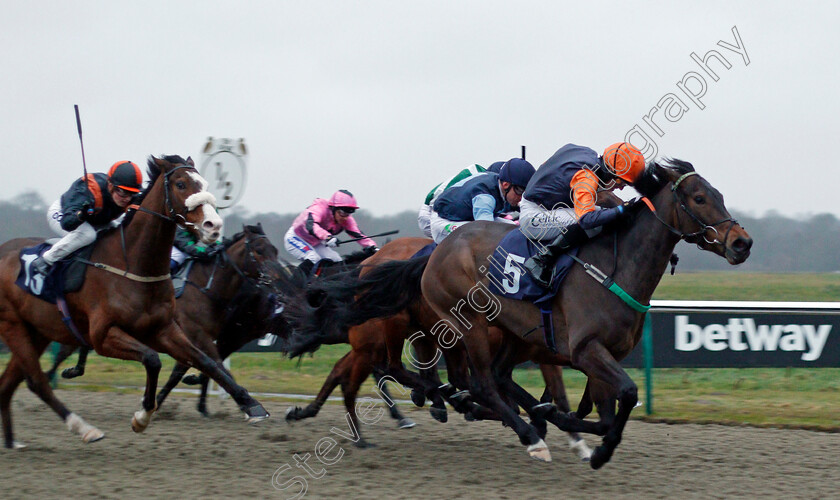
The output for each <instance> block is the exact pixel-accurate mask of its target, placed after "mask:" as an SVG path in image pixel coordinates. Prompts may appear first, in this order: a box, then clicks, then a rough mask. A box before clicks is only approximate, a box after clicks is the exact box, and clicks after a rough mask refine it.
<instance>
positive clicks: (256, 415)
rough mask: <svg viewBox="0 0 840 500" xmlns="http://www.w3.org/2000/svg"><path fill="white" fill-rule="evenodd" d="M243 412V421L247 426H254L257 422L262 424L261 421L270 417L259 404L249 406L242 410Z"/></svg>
mask: <svg viewBox="0 0 840 500" xmlns="http://www.w3.org/2000/svg"><path fill="white" fill-rule="evenodd" d="M243 411H244V412H245V421H246V422H248V423H249V424H256V423H257V422H262V421H263V420H265V419H267V418H268V417H270V416H271V414H270V413H268V412H267V411H266V410H265V408H263V406H262V405H261V404H259V403H255V404H254V405H253V406H249V407H248V408H245V409H244V410H243Z"/></svg>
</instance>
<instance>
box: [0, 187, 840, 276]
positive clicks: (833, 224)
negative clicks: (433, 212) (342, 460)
mask: <svg viewBox="0 0 840 500" xmlns="http://www.w3.org/2000/svg"><path fill="white" fill-rule="evenodd" d="M46 208H47V204H46V203H45V202H44V200H43V199H42V198H41V197H40V196H39V195H38V194H36V193H34V192H31V193H24V194H21V195H19V196H17V197H15V198H14V199H12V200H9V201H0V240H2V241H7V240H9V239H12V238H18V237H23V236H41V237H52V236H54V235H53V234H52V232H51V231H50V229H49V227H48V226H47V219H46ZM303 208H304V207H301V209H303ZM221 215H222V216H223V217H224V219H225V232H226V233H227V234H228V235H232V234H233V233H235V232H237V231H240V230H241V228H242V225H243V224H256V223H257V222H259V223H261V224H262V226H263V228H264V229H265V232H266V234H267V235H268V237H269V238H270V239H271V241H272V242H274V244H275V245H276V246H277V247H278V249H280V254H281V256H283V257H284V258H286V259H291V256H290V255H289V254H287V253H286V252H285V250H283V236H284V235H285V234H286V231H287V230H288V229H289V226H290V225H291V224H292V221H293V220H294V218H295V217H296V216H297V215H298V214H297V213H293V214H276V213H260V214H255V213H251V212H248V211H246V210H244V209H241V208H238V207H236V208H233V209H231V210H224V211H222V212H221ZM733 216H734V217H735V218H737V219H738V220H739V221H740V222H741V224H742V225H743V226H744V227H745V228H746V230H747V231H748V232H749V233H750V235H751V236H752V237H753V239H754V240H755V243H754V245H753V251H752V256H751V257H750V258H749V260H748V261H747V262H746V263H744V264H742V265H740V266H738V268H737V269H739V270H743V271H752V272H832V271H840V252H838V251H837V250H836V248H835V246H838V245H840V220H838V219H837V218H836V217H835V216H833V215H831V214H821V215H814V216H811V217H808V218H806V219H802V220H799V219H791V218H787V217H784V216H782V215H778V214H773V213H771V214H769V215H766V216H764V217H761V218H755V217H749V216H746V215H743V214H739V213H733ZM354 217H355V218H356V221H357V222H358V223H359V226H360V227H361V228H362V230H363V231H365V232H366V233H368V234H376V233H380V232H385V231H391V230H394V229H398V230H399V231H400V232H399V234H398V235H395V236H391V237H389V238H395V237H402V236H421V234H420V230H419V229H418V228H417V214H416V213H415V212H414V211H405V212H401V213H398V214H396V215H390V216H384V217H374V216H372V215H371V214H370V213H368V212H366V211H364V210H360V211H359V212H357V213H356V214H355V216H354ZM346 238H349V236H347V235H343V236H341V237H340V239H346ZM385 241H387V240H385V239H379V240H378V243H379V245H380V246H381V245H382V244H384V243H385ZM340 248H341V249H342V251H343V252H347V251H352V250H357V249H358V248H359V247H358V245H356V244H355V243H351V244H349V245H346V246H342V247H340ZM676 251H677V253H678V254H679V256H680V263H679V269H680V270H684V271H704V270H727V269H736V268H733V267H732V266H730V265H729V264H727V263H726V261H725V260H724V259H722V258H721V257H718V256H717V255H713V254H711V253H709V252H704V251H701V250H699V249H697V248H696V247H695V246H693V245H688V244H686V243H680V244H679V245H678V246H677V250H676Z"/></svg>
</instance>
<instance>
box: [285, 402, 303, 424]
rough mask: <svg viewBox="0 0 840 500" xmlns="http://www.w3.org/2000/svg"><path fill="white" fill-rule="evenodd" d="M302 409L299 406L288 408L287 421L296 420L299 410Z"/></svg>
mask: <svg viewBox="0 0 840 500" xmlns="http://www.w3.org/2000/svg"><path fill="white" fill-rule="evenodd" d="M299 411H300V407H299V406H291V407H289V409H288V410H286V421H287V422H295V421H297V420H298V412H299Z"/></svg>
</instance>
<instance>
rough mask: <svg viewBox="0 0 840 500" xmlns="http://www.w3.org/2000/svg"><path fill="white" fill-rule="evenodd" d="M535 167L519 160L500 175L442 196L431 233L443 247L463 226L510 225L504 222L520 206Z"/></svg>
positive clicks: (465, 182) (471, 180) (466, 182)
mask: <svg viewBox="0 0 840 500" xmlns="http://www.w3.org/2000/svg"><path fill="white" fill-rule="evenodd" d="M533 175H534V167H533V166H532V165H531V164H530V163H528V162H527V161H525V160H523V159H520V158H513V159H511V160H508V161H507V162H505V163H504V164H503V165H502V167H501V169H500V171H499V173H495V172H490V171H488V172H484V173H479V174H476V175H472V176H470V177H466V178H464V179H462V180H461V181H459V182H456V183H455V184H453V185H451V186H450V187H449V188H447V189H445V190H444V191H443V193H441V194H440V195H439V196H438V198H437V200H435V201H434V204H433V206H432V209H433V212H432V215H431V221H430V226H431V232H432V238H433V239H434V240H435V243H440V242H441V241H443V239H444V238H446V237H447V236H448V235H449V234H451V233H452V231H454V230H455V229H456V228H458V227H459V226H461V225H462V224H464V223H466V222H469V221H474V220H488V221H493V220H496V221H501V222H511V221H510V220H509V219H505V218H502V217H501V215H502V214H503V213H505V212H510V211H512V210H514V209H516V208H517V207H518V206H519V202H520V200H521V199H522V193H523V192H524V191H525V186H526V185H527V184H528V182H529V181H530V179H531V177H532V176H533Z"/></svg>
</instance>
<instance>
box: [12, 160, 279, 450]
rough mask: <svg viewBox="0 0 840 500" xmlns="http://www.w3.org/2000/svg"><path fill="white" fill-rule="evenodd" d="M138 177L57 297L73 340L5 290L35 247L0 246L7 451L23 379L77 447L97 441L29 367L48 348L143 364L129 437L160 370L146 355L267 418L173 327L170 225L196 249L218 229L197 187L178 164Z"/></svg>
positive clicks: (200, 183)
mask: <svg viewBox="0 0 840 500" xmlns="http://www.w3.org/2000/svg"><path fill="white" fill-rule="evenodd" d="M148 177H149V184H148V185H147V187H146V188H145V189H144V190H143V191H142V192H141V194H140V197H139V199H140V200H142V201H141V202H140V205H139V206H134V207H131V213H129V214H128V215H127V216H126V220H125V221H124V222H123V224H122V225H121V226H120V228H119V229H118V230H112V231H108V232H105V233H103V234H102V235H101V236H100V237H99V239H98V241H97V242H96V243H95V244H94V245H95V246H94V248H93V252H92V254H91V257H90V260H91V261H93V262H94V263H95V265H94V266H93V267H91V268H90V269H88V272H87V276H86V279H85V282H84V284H83V285H82V287H81V289H80V290H79V291H77V292H73V293H69V294H67V295H66V302H67V305H68V308H69V316H70V318H71V320H72V322H73V323H74V324H75V325H76V327H77V330H78V332H79V334H80V337H81V338H78V339H77V338H76V337H75V334H74V333H71V330H70V329H69V328H68V327H67V326H66V325H65V323H64V322H63V321H62V315H61V314H60V313H59V311H58V309H57V308H56V307H55V306H54V305H52V304H50V303H48V302H46V301H44V300H41V299H40V298H37V297H35V296H32V295H30V294H29V293H27V292H25V291H23V290H22V289H21V288H19V287H18V286H17V285H15V279H16V277H17V276H18V273H19V271H20V259H19V252H20V250H21V249H22V248H24V247H28V246H33V245H36V244H38V243H40V242H41V241H43V240H37V239H16V240H12V241H9V242H7V243H5V244H3V245H2V246H0V338H2V340H3V342H4V343H5V344H6V345H7V346H8V347H9V350H10V351H11V359H10V361H9V364H8V365H7V366H6V369H5V371H4V372H3V374H2V376H0V414H1V415H2V420H3V433H4V445H5V446H6V447H7V448H13V447H17V446H19V445H18V444H17V443H15V441H14V438H13V433H12V420H11V399H12V395H13V394H14V391H15V389H16V388H17V386H18V385H19V384H20V382H21V381H23V380H24V379H27V385H28V386H29V388H30V389H31V390H32V391H33V392H34V393H35V394H37V395H38V396H39V397H40V398H41V399H42V400H43V401H44V402H45V403H47V405H49V406H50V407H51V408H52V409H53V411H55V412H56V413H57V414H58V415H59V417H61V419H62V420H63V421H64V422H65V423H66V424H67V427H68V429H69V430H71V431H72V432H76V433H78V434H79V435H81V437H82V440H83V441H84V442H86V443H87V442H93V441H96V440H99V439H101V438H102V437H104V434H103V433H102V432H101V431H100V430H99V429H97V428H95V427H94V426H92V425H90V424H88V423H86V422H85V421H84V420H83V419H82V418H81V417H79V416H78V415H77V414H75V413H71V412H70V411H69V410H68V409H67V408H66V407H65V405H64V404H63V403H61V402H60V401H59V400H58V399H57V398H56V397H55V394H54V393H53V391H52V389H51V388H50V386H49V382H48V380H47V377H46V375H45V374H44V373H43V372H42V371H41V367H40V364H39V362H38V358H40V356H41V354H42V353H43V352H44V349H45V348H46V346H47V345H48V344H49V342H50V341H56V342H59V343H62V344H77V345H78V344H82V343H85V344H88V345H92V346H93V348H94V349H95V350H96V352H97V353H98V354H100V355H103V356H108V357H114V358H118V359H126V360H133V361H138V362H140V363H142V364H143V366H144V367H145V369H146V390H145V393H144V396H143V401H142V409H141V410H139V411H137V412H136V413H135V414H134V416H133V418H132V419H131V427H132V430H134V431H135V432H142V431H143V430H145V429H146V427H147V426H148V425H149V423H150V422H151V417H152V414H153V413H154V411H155V409H156V404H155V392H156V390H157V382H158V375H159V372H160V367H161V363H160V358H159V356H158V354H157V352H156V351H159V352H163V353H167V354H169V355H170V356H172V357H173V358H175V359H176V360H177V361H178V362H181V363H186V364H189V365H191V366H195V367H197V368H199V369H200V370H202V371H203V372H205V373H207V374H209V375H210V376H211V377H212V378H213V379H214V380H216V381H217V382H218V383H219V385H220V386H221V387H223V388H224V389H225V390H226V391H227V392H228V393H230V394H231V395H232V397H233V399H234V400H235V401H236V402H237V403H238V404H239V405H240V408H242V409H243V411H245V413H246V415H247V416H248V418H249V419H251V420H255V421H256V420H261V419H264V418H267V417H268V412H266V411H265V409H264V408H263V407H262V406H261V405H260V404H259V403H258V402H257V401H256V400H254V399H253V398H252V397H251V396H250V395H249V394H248V392H247V391H246V390H245V389H244V388H242V387H240V386H238V385H236V384H235V382H234V381H233V379H232V378H231V377H230V375H229V374H228V373H227V372H226V371H225V370H224V368H223V367H222V366H221V364H219V363H217V362H216V361H214V360H213V359H211V358H210V357H209V356H207V354H205V353H204V352H202V351H201V350H200V349H199V348H198V347H197V346H195V345H194V344H193V343H192V342H190V341H189V339H188V338H187V337H186V336H185V335H184V332H183V331H182V330H181V328H180V327H179V326H178V324H177V323H176V322H175V296H174V291H173V288H172V282H171V280H170V277H169V254H170V249H171V247H172V243H173V241H174V238H175V230H176V226H177V225H179V224H180V225H183V226H186V227H188V228H190V229H191V230H193V231H195V232H196V234H197V235H198V236H199V237H200V239H201V240H202V241H203V242H205V243H210V242H213V241H215V240H216V239H217V238H218V236H219V233H220V230H221V227H222V220H221V218H220V217H219V216H218V214H217V213H216V210H215V208H214V204H215V203H214V202H215V200H214V198H213V195H212V194H210V193H209V192H208V191H207V181H205V180H204V179H203V178H202V177H201V176H200V175H199V174H198V171H197V170H196V169H195V165H194V163H193V161H192V160H191V159H187V160H184V159H182V158H181V157H179V156H164V157H161V158H155V157H150V158H149V161H148Z"/></svg>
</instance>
